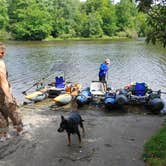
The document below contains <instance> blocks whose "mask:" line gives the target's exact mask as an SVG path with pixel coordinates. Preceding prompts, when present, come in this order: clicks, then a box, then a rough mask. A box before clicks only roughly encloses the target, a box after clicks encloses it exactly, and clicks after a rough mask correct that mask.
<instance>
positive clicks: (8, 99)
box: [0, 42, 23, 140]
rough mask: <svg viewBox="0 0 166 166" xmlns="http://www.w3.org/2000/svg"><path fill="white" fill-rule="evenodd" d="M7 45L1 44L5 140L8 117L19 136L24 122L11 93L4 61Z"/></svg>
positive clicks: (0, 125)
mask: <svg viewBox="0 0 166 166" xmlns="http://www.w3.org/2000/svg"><path fill="white" fill-rule="evenodd" d="M4 55H5V45H4V44H3V43H1V42H0V139H1V140H5V139H6V136H7V131H8V126H9V122H8V117H9V118H10V120H11V121H12V123H13V126H14V128H15V129H16V131H17V134H19V133H20V132H21V131H22V130H23V128H22V121H21V117H20V114H19V111H18V106H17V103H16V101H15V99H14V97H13V96H12V94H11V92H10V83H9V81H8V79H7V71H6V66H5V63H4V60H3V57H4Z"/></svg>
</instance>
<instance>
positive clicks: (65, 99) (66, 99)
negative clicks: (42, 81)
mask: <svg viewBox="0 0 166 166" xmlns="http://www.w3.org/2000/svg"><path fill="white" fill-rule="evenodd" d="M53 101H54V102H55V103H56V104H57V105H60V106H62V105H66V104H68V103H70V102H71V101H72V96H71V94H68V93H65V94H60V95H59V96H57V97H55V98H54V99H53Z"/></svg>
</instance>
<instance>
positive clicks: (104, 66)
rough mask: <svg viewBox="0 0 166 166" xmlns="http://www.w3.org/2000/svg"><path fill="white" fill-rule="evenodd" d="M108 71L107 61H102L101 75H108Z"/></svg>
mask: <svg viewBox="0 0 166 166" xmlns="http://www.w3.org/2000/svg"><path fill="white" fill-rule="evenodd" d="M107 72H108V66H107V65H106V64H105V63H102V64H101V65H100V70H99V77H103V76H106V74H107Z"/></svg>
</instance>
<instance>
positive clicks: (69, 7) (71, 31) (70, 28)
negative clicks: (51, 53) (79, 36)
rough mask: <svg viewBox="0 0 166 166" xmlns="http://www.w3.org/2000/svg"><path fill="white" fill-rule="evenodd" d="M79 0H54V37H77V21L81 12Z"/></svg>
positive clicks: (52, 10)
mask: <svg viewBox="0 0 166 166" xmlns="http://www.w3.org/2000/svg"><path fill="white" fill-rule="evenodd" d="M79 5H80V2H79V0H63V1H62V0H52V9H51V15H52V20H53V30H52V35H53V36H54V37H57V36H65V35H66V34H68V35H69V37H72V36H75V34H76V32H75V31H76V30H75V19H76V17H77V13H78V10H79Z"/></svg>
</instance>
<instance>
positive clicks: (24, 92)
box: [22, 82, 39, 95]
mask: <svg viewBox="0 0 166 166" xmlns="http://www.w3.org/2000/svg"><path fill="white" fill-rule="evenodd" d="M38 84H39V82H36V83H34V84H33V85H32V86H31V87H29V88H28V89H26V90H25V91H23V92H22V94H24V95H26V92H27V91H28V90H30V89H31V88H33V87H34V86H36V85H38Z"/></svg>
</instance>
